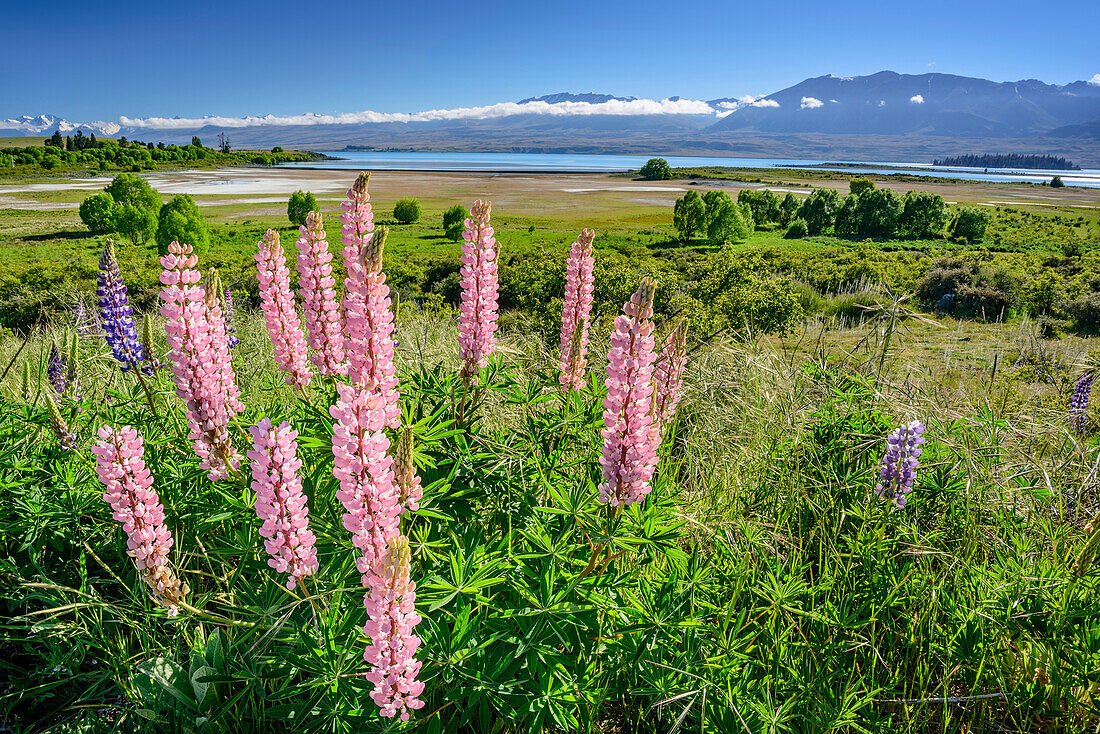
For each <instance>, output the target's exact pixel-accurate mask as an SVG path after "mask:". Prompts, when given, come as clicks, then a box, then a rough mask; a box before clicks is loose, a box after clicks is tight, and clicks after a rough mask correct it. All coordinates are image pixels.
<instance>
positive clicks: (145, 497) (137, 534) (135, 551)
mask: <svg viewBox="0 0 1100 734" xmlns="http://www.w3.org/2000/svg"><path fill="white" fill-rule="evenodd" d="M99 439H100V440H99V442H98V443H96V445H95V446H93V447H92V453H93V454H95V456H96V470H95V471H96V475H98V476H99V481H100V482H102V483H103V486H104V488H105V489H106V491H105V492H104V494H103V501H104V502H106V503H107V504H109V505H110V506H111V509H112V510H113V511H114V515H113V517H114V519H115V520H117V521H119V522H120V523H122V529H123V530H125V531H126V535H127V536H128V539H127V542H126V548H127V553H128V554H129V556H130V557H131V558H133V559H134V564H135V565H136V566H137V570H138V573H139V574H140V576H141V580H142V581H144V582H145V585H146V587H147V588H148V589H149V592H150V593H151V594H152V596H153V598H154V599H156V601H157V602H158V603H159V604H161V605H163V606H165V607H167V609H168V616H169V617H174V616H176V615H177V614H179V604H180V603H181V602H182V601H183V598H184V597H185V596H186V595H187V591H188V589H187V584H184V583H182V582H181V581H180V579H179V578H178V577H177V576H176V574H175V573H174V572H173V571H172V568H171V566H169V564H168V552H169V551H170V550H171V549H172V533H170V532H169V531H168V528H167V527H166V526H165V524H164V507H163V506H162V505H161V503H160V497H158V496H157V492H156V490H155V489H153V477H152V475H150V474H149V470H148V469H147V468H145V458H144V454H145V446H144V444H143V443H142V440H141V436H140V435H139V434H138V432H137V431H135V430H134V429H133V428H131V427H130V426H123V427H122V428H120V429H118V430H117V431H116V430H115V429H113V428H111V427H110V426H104V427H102V428H100V429H99Z"/></svg>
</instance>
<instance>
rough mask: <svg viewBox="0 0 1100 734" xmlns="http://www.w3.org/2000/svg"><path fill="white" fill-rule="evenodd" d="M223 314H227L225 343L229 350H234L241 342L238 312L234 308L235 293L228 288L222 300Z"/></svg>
mask: <svg viewBox="0 0 1100 734" xmlns="http://www.w3.org/2000/svg"><path fill="white" fill-rule="evenodd" d="M222 313H223V314H225V341H226V342H227V343H228V344H229V348H230V349H233V348H234V347H236V346H237V345H238V344H240V343H241V340H240V339H239V338H238V337H237V326H236V321H237V310H236V308H234V306H233V291H232V290H231V289H230V288H229V287H228V286H226V289H225V297H224V298H223V299H222Z"/></svg>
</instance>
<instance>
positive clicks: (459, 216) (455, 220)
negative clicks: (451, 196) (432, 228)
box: [443, 204, 470, 242]
mask: <svg viewBox="0 0 1100 734" xmlns="http://www.w3.org/2000/svg"><path fill="white" fill-rule="evenodd" d="M469 216H470V213H469V212H468V211H466V207H464V206H462V205H461V204H455V205H454V206H452V207H451V208H450V209H448V210H447V211H445V212H443V235H444V236H445V237H446V238H447V239H449V240H453V241H454V242H458V241H459V240H461V239H462V230H463V229H465V221H466V219H467V217H469Z"/></svg>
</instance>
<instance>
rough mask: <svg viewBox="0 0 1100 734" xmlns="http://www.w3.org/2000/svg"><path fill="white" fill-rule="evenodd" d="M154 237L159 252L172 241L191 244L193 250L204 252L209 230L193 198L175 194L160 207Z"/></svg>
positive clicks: (164, 250) (166, 249)
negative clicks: (155, 235)
mask: <svg viewBox="0 0 1100 734" xmlns="http://www.w3.org/2000/svg"><path fill="white" fill-rule="evenodd" d="M156 239H157V248H158V249H159V250H160V252H161V254H164V253H166V252H168V245H169V244H171V243H172V242H181V243H186V244H188V245H191V247H193V248H194V249H195V252H204V251H206V250H207V249H208V248H209V247H210V231H209V230H208V229H207V227H206V220H205V219H203V216H202V213H201V212H200V211H199V207H198V205H196V204H195V200H194V199H192V198H191V197H190V196H189V195H187V194H177V195H175V196H173V197H172V200H171V201H169V202H168V203H167V204H165V205H164V206H162V207H161V208H160V215H159V216H158V217H157V237H156Z"/></svg>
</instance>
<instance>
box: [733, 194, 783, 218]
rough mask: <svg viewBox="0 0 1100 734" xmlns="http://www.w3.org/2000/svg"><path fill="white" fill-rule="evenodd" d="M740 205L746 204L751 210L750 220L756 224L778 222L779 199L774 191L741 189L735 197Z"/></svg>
mask: <svg viewBox="0 0 1100 734" xmlns="http://www.w3.org/2000/svg"><path fill="white" fill-rule="evenodd" d="M737 201H738V203H740V204H747V205H748V206H749V208H750V209H752V220H753V222H755V223H756V224H764V223H765V222H778V221H779V197H778V196H776V195H775V192H774V191H769V190H768V189H763V190H762V191H756V190H753V189H741V192H740V193H739V194H738V195H737Z"/></svg>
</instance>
